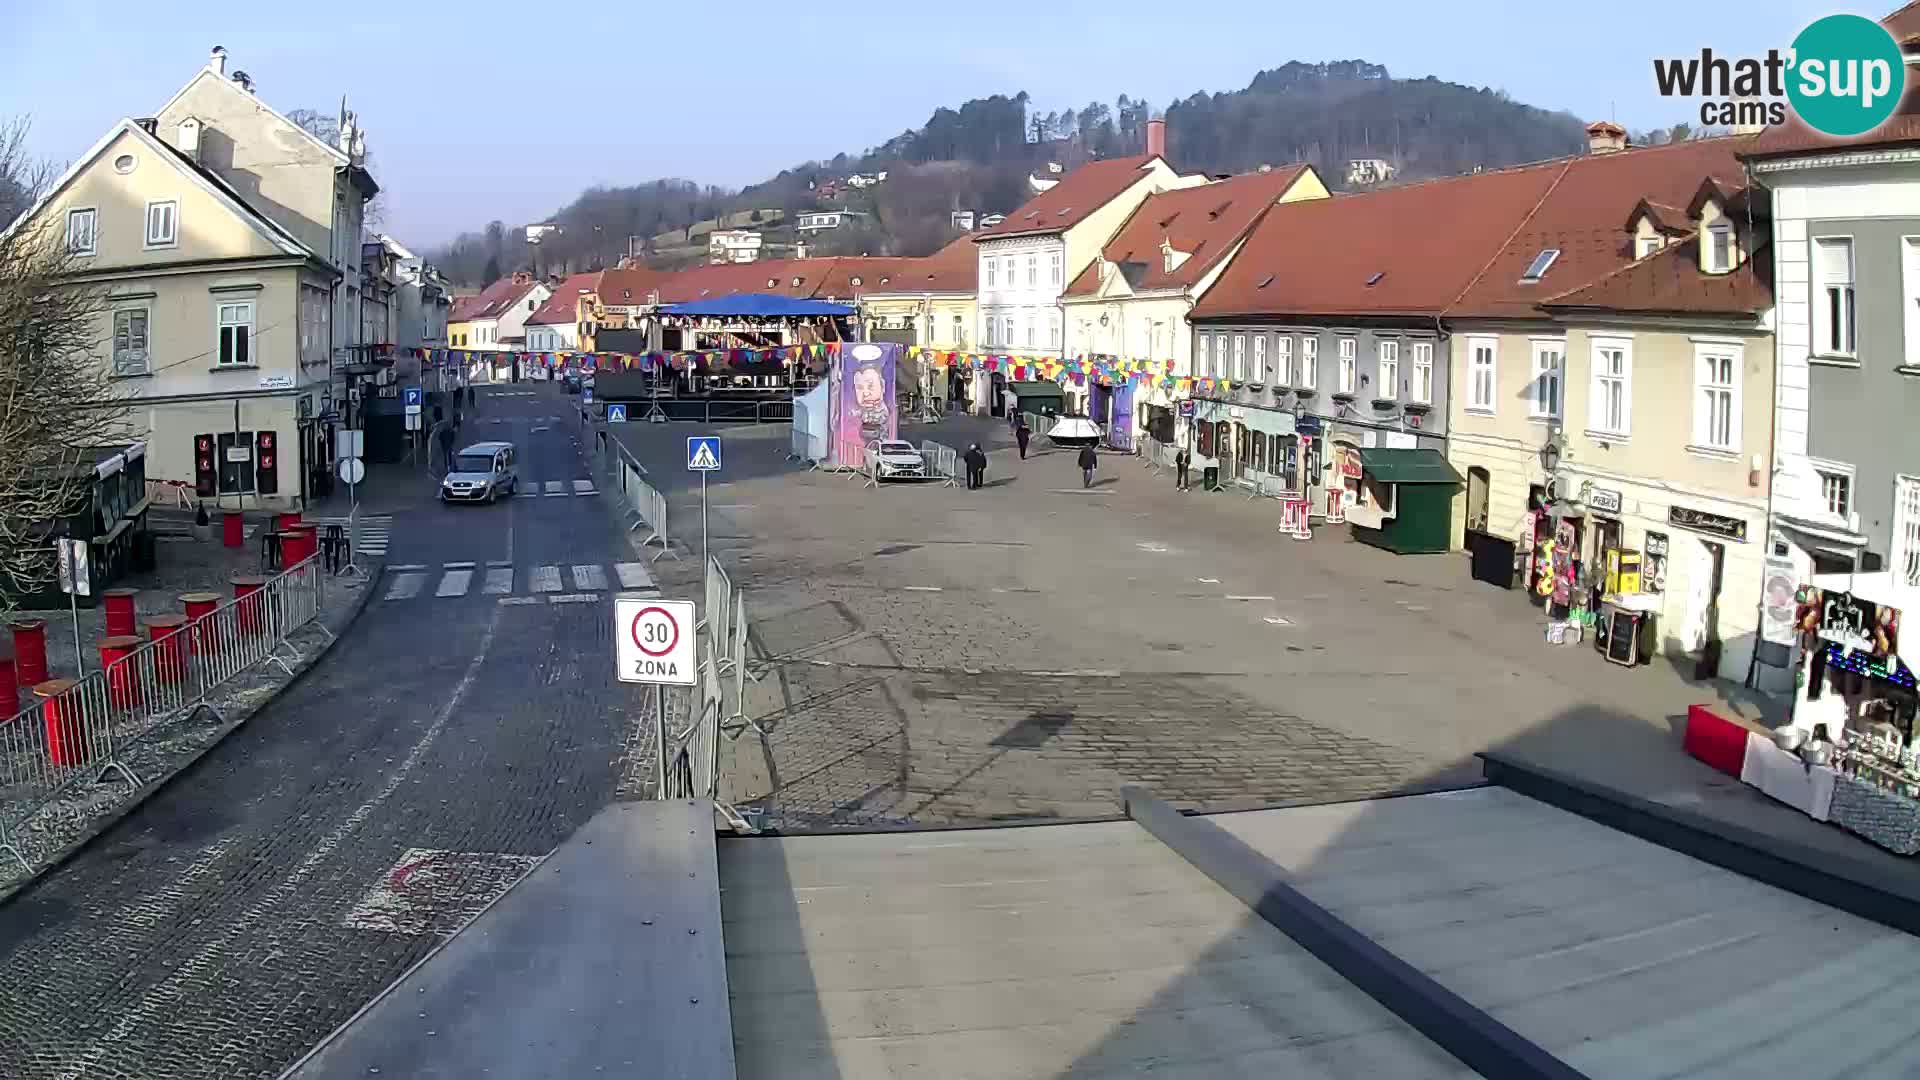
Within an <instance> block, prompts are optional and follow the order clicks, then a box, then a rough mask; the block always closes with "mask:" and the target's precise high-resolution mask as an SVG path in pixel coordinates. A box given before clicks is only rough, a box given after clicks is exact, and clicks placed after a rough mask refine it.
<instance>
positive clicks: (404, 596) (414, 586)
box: [387, 572, 427, 600]
mask: <svg viewBox="0 0 1920 1080" xmlns="http://www.w3.org/2000/svg"><path fill="white" fill-rule="evenodd" d="M426 583H427V575H426V574H424V573H416V572H408V573H405V574H395V575H394V577H393V584H391V585H389V586H387V599H389V600H411V599H413V598H414V597H415V596H418V595H419V594H420V586H422V585H425V584H426Z"/></svg>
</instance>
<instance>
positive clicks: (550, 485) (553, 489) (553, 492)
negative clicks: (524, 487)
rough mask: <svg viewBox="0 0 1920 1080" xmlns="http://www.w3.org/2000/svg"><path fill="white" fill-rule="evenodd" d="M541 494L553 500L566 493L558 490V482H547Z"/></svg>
mask: <svg viewBox="0 0 1920 1080" xmlns="http://www.w3.org/2000/svg"><path fill="white" fill-rule="evenodd" d="M541 494H543V495H545V496H546V497H547V498H549V499H551V498H555V497H556V496H560V495H565V494H566V492H565V491H562V490H560V481H558V480H549V481H547V483H546V487H545V488H544V489H543V490H542V492H541Z"/></svg>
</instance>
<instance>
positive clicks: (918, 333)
mask: <svg viewBox="0 0 1920 1080" xmlns="http://www.w3.org/2000/svg"><path fill="white" fill-rule="evenodd" d="M978 266H979V263H978V261H977V257H976V255H975V253H974V250H973V237H971V236H961V237H959V238H958V239H956V240H954V241H952V242H951V243H949V244H947V246H945V247H943V248H941V249H940V250H939V251H936V252H934V253H933V254H932V255H928V256H926V257H924V258H919V259H898V260H895V261H894V265H893V267H892V269H891V270H890V271H889V272H888V273H887V274H885V275H883V276H881V277H880V278H878V279H876V280H875V281H873V282H869V283H868V284H867V287H866V288H865V289H864V290H862V291H861V292H860V294H859V299H860V320H861V324H862V325H863V326H864V327H865V328H866V333H867V336H868V338H869V339H870V340H874V341H898V342H901V343H903V344H907V345H918V346H921V347H923V348H926V349H932V350H936V351H944V352H964V351H965V350H967V349H969V348H971V347H972V346H973V344H974V341H973V335H972V330H973V327H974V325H975V323H976V321H977V320H978V319H979V310H980V309H979V294H978V291H977V290H976V288H975V280H974V275H975V274H976V273H977V272H978ZM910 357H911V359H912V361H913V362H912V363H910V364H909V365H908V367H907V370H908V375H909V378H910V379H911V381H912V384H913V385H912V388H911V390H909V391H908V392H909V393H910V394H912V395H913V396H914V398H915V399H916V400H918V401H920V402H923V403H925V407H926V408H934V407H936V406H934V405H933V404H932V403H933V402H944V401H946V400H947V399H948V398H949V397H950V396H951V393H950V391H951V387H950V385H949V380H948V379H947V378H946V376H945V372H946V371H947V369H946V368H943V367H941V366H940V364H939V362H938V361H937V359H935V358H933V357H930V356H929V357H920V356H912V355H911V354H910Z"/></svg>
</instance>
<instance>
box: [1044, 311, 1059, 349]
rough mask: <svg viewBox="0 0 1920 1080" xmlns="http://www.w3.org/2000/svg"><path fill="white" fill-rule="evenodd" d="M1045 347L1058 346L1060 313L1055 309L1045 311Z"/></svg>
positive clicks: (1052, 347) (1054, 347) (1053, 347)
mask: <svg viewBox="0 0 1920 1080" xmlns="http://www.w3.org/2000/svg"><path fill="white" fill-rule="evenodd" d="M1046 347H1047V348H1049V349H1058V348H1060V313H1059V312H1057V311H1050V312H1048V313H1047V342H1046Z"/></svg>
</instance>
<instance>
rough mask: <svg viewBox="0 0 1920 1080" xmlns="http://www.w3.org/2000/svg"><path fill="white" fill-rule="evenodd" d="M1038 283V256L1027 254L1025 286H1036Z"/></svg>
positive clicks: (1030, 287)
mask: <svg viewBox="0 0 1920 1080" xmlns="http://www.w3.org/2000/svg"><path fill="white" fill-rule="evenodd" d="M1039 284H1040V256H1038V255H1029V256H1027V288H1029V289H1032V288H1037V287H1038V286H1039Z"/></svg>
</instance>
